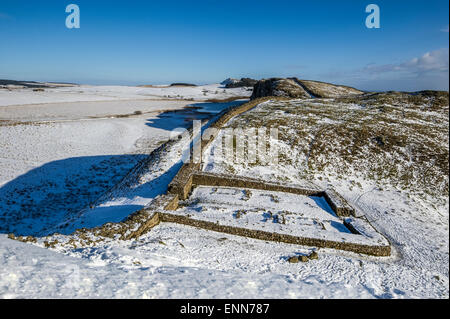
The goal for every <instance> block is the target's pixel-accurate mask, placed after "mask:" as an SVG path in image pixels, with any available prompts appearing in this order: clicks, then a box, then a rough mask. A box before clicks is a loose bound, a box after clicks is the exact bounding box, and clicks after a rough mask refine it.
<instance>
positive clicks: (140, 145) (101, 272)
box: [0, 85, 449, 298]
mask: <svg viewBox="0 0 450 319" xmlns="http://www.w3.org/2000/svg"><path fill="white" fill-rule="evenodd" d="M206 87H209V86H206ZM202 89H203V88H190V87H189V88H188V87H186V88H130V87H84V86H83V87H70V88H58V89H46V92H30V91H27V92H25V91H19V90H18V91H11V92H10V91H3V90H0V105H3V106H1V107H0V112H1V113H0V149H1V153H0V181H1V182H0V183H1V184H0V218H1V217H2V216H3V217H4V216H5V212H9V214H6V215H7V216H17V215H14V214H11V212H12V211H17V212H19V213H23V215H20V214H19V216H18V217H20V218H19V220H18V221H16V223H15V224H14V223H12V220H11V221H8V222H7V221H6V220H5V219H0V225H1V226H2V229H1V231H0V297H3V298H448V297H449V289H448V287H449V268H448V265H449V258H448V252H449V245H448V243H449V241H448V231H449V228H448V225H449V223H448V202H447V206H444V207H441V206H439V207H437V208H433V205H432V204H433V198H430V199H429V200H428V201H426V200H423V198H419V197H415V196H409V195H408V194H407V193H405V192H403V191H400V190H397V189H395V188H394V187H384V188H383V189H380V188H379V187H377V185H376V184H375V183H373V182H371V181H368V180H363V179H361V178H358V177H355V176H352V175H351V172H349V173H348V174H349V176H348V178H347V179H346V181H342V180H333V179H332V178H330V177H329V176H327V177H326V178H323V179H319V178H318V177H322V176H315V177H314V182H315V183H317V184H318V185H319V186H320V187H323V188H327V186H328V185H329V184H330V185H332V186H333V187H335V188H336V190H337V191H338V192H339V193H340V194H342V195H343V196H344V197H345V198H346V199H347V200H348V201H349V202H350V203H351V204H352V205H353V206H354V207H355V208H356V210H357V215H358V216H361V215H364V216H365V217H366V218H367V219H368V220H369V222H370V223H371V224H372V225H373V226H374V227H375V228H376V229H377V230H378V231H380V232H381V233H382V234H383V235H384V236H386V237H387V238H388V240H389V241H390V243H391V244H392V247H393V252H392V256H391V257H370V256H365V255H359V254H354V253H350V252H343V251H336V250H332V249H316V248H313V247H302V246H297V245H290V244H282V243H276V242H265V241H261V240H255V239H249V238H244V237H239V236H233V235H228V234H223V233H216V232H211V231H206V230H202V229H196V228H192V227H188V226H183V225H177V224H170V223H162V224H160V225H158V226H156V227H155V228H154V229H152V230H151V231H150V232H148V233H146V234H144V235H143V236H141V237H140V238H139V239H137V240H129V241H119V240H108V241H105V242H102V243H98V244H95V245H92V246H88V247H70V246H56V247H55V248H44V247H43V245H42V244H41V243H37V244H31V243H22V242H19V241H15V240H11V239H9V238H8V237H7V233H8V232H10V231H12V230H16V229H17V230H20V231H22V232H23V233H24V235H26V234H36V233H45V232H46V229H44V228H48V230H51V229H53V228H54V227H56V226H58V225H61V224H64V223H68V225H66V226H65V227H66V228H64V229H65V231H66V232H70V231H72V230H74V229H75V228H77V227H80V226H89V227H90V226H94V225H98V224H102V223H104V222H105V221H118V220H121V219H122V218H124V217H125V216H127V215H128V214H129V213H131V212H133V211H135V210H137V209H139V208H140V207H143V206H145V205H146V204H148V203H149V202H151V200H152V199H153V198H154V197H156V196H157V195H158V194H161V193H162V192H164V190H165V188H166V187H167V183H168V182H169V181H170V180H171V177H172V176H173V175H174V174H175V173H176V171H177V168H178V167H179V166H180V164H181V163H180V158H181V155H182V153H183V149H184V146H185V145H183V143H182V142H177V143H174V144H173V146H172V147H170V148H169V149H168V150H167V151H165V152H163V153H161V156H160V157H159V158H157V159H154V160H152V161H151V162H146V161H145V159H146V158H147V155H148V154H149V153H150V152H151V151H152V150H154V149H155V148H156V147H157V146H158V145H159V144H160V143H161V142H162V141H164V140H165V139H166V138H167V135H168V133H169V132H170V130H171V129H172V128H174V127H178V126H180V125H183V124H186V123H185V121H184V120H185V119H186V118H189V119H190V118H191V116H192V115H193V113H192V112H187V111H186V110H183V111H182V112H180V111H177V112H167V111H174V110H179V109H181V108H182V107H183V106H185V105H187V104H190V103H193V102H189V101H175V100H170V101H167V100H166V98H165V97H164V95H174V96H176V95H182V96H183V97H184V98H187V97H190V96H191V97H192V98H194V99H196V100H199V101H200V102H201V100H203V101H204V100H205V99H206V97H205V96H204V95H203V94H204V93H203V92H202V91H201V90H202ZM216 89H217V90H219V92H220V90H221V89H220V88H219V86H218V85H213V86H211V89H210V90H211V91H213V90H216ZM77 90H78V91H77ZM164 90H165V91H164ZM170 90H173V91H170ZM81 91H83V92H81ZM214 92H215V91H214ZM232 92H233V93H230V94H229V95H228V97H229V96H230V95H233V94H235V95H240V94H241V93H242V92H240V91H232ZM38 93H42V96H41V95H40V94H38ZM145 94H148V95H145ZM207 94H208V95H209V94H210V93H207ZM220 94H222V93H220ZM211 95H213V94H212V93H211ZM218 95H219V94H217V95H215V96H218ZM155 96H156V97H155ZM223 97H226V96H223ZM147 98H148V100H146V99H147ZM208 98H210V97H209V96H208ZM154 99H159V100H158V101H154ZM143 100H145V101H143ZM122 102H123V104H122ZM20 103H22V104H23V103H28V105H22V106H18V105H17V104H20ZM36 103H45V104H36ZM31 104H36V105H31ZM8 105H9V106H8ZM52 106H53V107H52ZM212 106H213V105H207V106H206V107H210V110H211V112H216V111H217V109H215V108H214V107H213V108H211V107H212ZM218 107H219V108H221V107H225V106H224V105H221V106H218ZM137 110H141V111H143V112H148V113H144V114H141V115H130V116H128V117H123V118H122V117H120V118H118V117H114V118H112V117H113V115H115V114H116V115H117V114H128V115H129V114H132V113H134V111H137ZM1 120H7V121H11V122H12V121H17V122H18V123H17V124H14V125H13V124H12V123H10V122H8V123H9V124H7V125H2V122H1ZM212 147H214V143H212ZM208 153H209V152H208ZM139 163H141V164H142V165H139ZM209 164H210V165H209V166H208V169H209V170H211V171H214V172H224V171H225V166H222V165H221V164H220V163H219V164H217V163H214V162H213V161H212V160H211V159H209ZM132 167H134V168H135V169H136V170H135V171H132V172H131V173H130V172H129V170H130V169H131V168H132ZM293 169H295V168H294V167H289V166H287V167H253V168H251V169H250V168H238V171H237V173H239V174H240V175H244V176H251V177H259V178H266V179H268V180H269V181H270V180H275V179H276V178H274V176H275V177H278V178H279V179H280V180H281V177H283V176H285V177H286V176H289V179H285V180H288V181H290V182H292V183H299V184H301V180H300V177H299V176H298V175H297V174H294V173H293ZM89 182H92V183H94V184H90V183H89ZM356 183H359V185H361V186H360V187H355V184H356ZM93 185H95V186H93ZM204 191H211V189H209V190H208V188H203V189H202V188H200V189H197V190H196V193H194V196H198V197H199V198H200V197H202V196H203V195H202V194H203V193H202V192H204ZM252 192H253V190H252ZM264 193H267V192H264ZM49 194H52V195H50V196H49ZM255 194H256V193H255ZM272 195H274V194H272ZM275 195H276V194H275ZM48 196H49V197H48ZM226 196H231V197H229V198H227V199H226V200H227V201H234V202H235V204H236V203H237V202H238V200H237V199H236V198H234V197H233V196H234V195H233V196H232V194H230V195H226ZM236 196H240V194H236ZM207 198H208V200H210V199H211V197H210V196H209V195H208V196H207ZM233 198H234V199H233ZM239 198H240V197H239ZM299 198H300V197H292V198H291V197H283V196H279V203H276V202H274V201H272V200H271V197H270V196H268V197H261V196H259V199H256V198H255V199H254V201H255V202H251V203H253V204H254V206H255V207H259V206H260V204H261V205H262V204H264V207H266V205H267V207H269V208H271V209H274V210H275V209H276V210H279V209H280V207H281V206H283V207H284V209H286V207H289V209H291V210H294V211H295V210H299V207H297V204H301V205H303V206H301V207H302V209H305V205H306V206H307V207H309V206H308V205H307V204H306V203H308V204H311V205H312V206H313V207H311V208H310V209H311V210H309V211H308V212H310V213H311V214H317V215H318V217H321V218H323V219H324V220H330V221H334V218H335V216H333V215H332V214H331V213H330V212H327V208H326V206H325V205H324V203H321V202H320V201H319V202H317V201H314V199H312V198H308V197H302V198H301V202H298V201H299ZM30 200H32V201H30ZM224 200H225V199H224V197H223V196H220V197H217V198H215V201H216V202H219V203H209V204H207V205H208V206H209V207H212V206H214V205H216V206H217V205H219V206H220V205H221V204H220V201H224ZM284 200H286V202H284ZM13 201H15V202H16V203H13ZM261 201H263V202H261ZM296 201H297V202H296ZM89 204H92V207H90V206H89ZM318 204H320V205H318ZM22 205H24V206H22ZM289 205H290V206H289ZM208 213H211V214H217V210H213V209H210V210H209V211H208ZM229 213H232V212H231V211H230V212H229ZM27 214H28V215H27ZM39 214H41V215H39ZM74 217H75V218H74ZM230 220H232V219H230ZM258 223H261V222H258ZM272 224H273V223H272ZM28 226H30V227H31V228H29V227H28ZM276 226H277V225H276V224H273V225H270V227H276ZM268 227H269V226H268ZM308 227H309V226H308ZM330 229H331V228H330ZM340 230H342V229H340ZM337 233H340V234H341V233H342V232H339V229H338V230H337ZM343 234H345V232H344V233H343ZM59 236H62V235H59ZM56 237H57V235H55V238H56ZM311 251H317V252H318V254H319V259H318V260H312V261H309V262H307V263H298V264H291V263H289V262H287V259H288V258H289V257H290V256H295V255H307V254H309V253H310V252H311Z"/></svg>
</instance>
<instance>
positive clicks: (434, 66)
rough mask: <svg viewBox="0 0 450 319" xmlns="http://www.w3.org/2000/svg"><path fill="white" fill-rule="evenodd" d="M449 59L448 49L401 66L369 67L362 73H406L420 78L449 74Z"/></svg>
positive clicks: (400, 64)
mask: <svg viewBox="0 0 450 319" xmlns="http://www.w3.org/2000/svg"><path fill="white" fill-rule="evenodd" d="M448 58H449V50H448V48H442V49H439V50H435V51H430V52H427V53H425V54H424V55H422V56H421V57H417V58H413V59H411V60H409V61H406V62H403V63H399V64H385V65H376V64H371V65H367V66H366V67H365V68H364V69H363V70H362V71H363V72H367V73H370V74H380V73H387V72H406V73H411V74H415V75H418V76H420V75H423V74H424V73H448V64H449V63H448Z"/></svg>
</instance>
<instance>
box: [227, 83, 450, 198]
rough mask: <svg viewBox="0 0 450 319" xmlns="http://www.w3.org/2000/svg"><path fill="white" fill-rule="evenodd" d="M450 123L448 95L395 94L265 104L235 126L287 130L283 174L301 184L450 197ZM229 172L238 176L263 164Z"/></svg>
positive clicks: (238, 166) (231, 168)
mask: <svg viewBox="0 0 450 319" xmlns="http://www.w3.org/2000/svg"><path fill="white" fill-rule="evenodd" d="M448 116H449V107H448V93H447V92H436V91H422V92H418V93H417V94H409V93H402V92H387V93H367V94H363V95H361V96H351V97H345V98H336V99H333V100H330V99H327V100H321V99H316V100H314V101H311V100H310V101H302V100H291V101H274V102H270V103H264V104H261V105H260V106H258V107H257V108H255V109H253V110H251V111H249V112H246V113H244V114H242V115H240V116H239V117H237V118H235V119H234V120H233V121H232V122H231V123H230V124H229V126H231V127H234V128H238V127H262V126H265V127H267V128H270V127H277V128H279V140H280V142H281V143H280V147H281V150H280V151H279V166H280V167H288V168H290V169H291V171H292V173H293V175H295V176H306V177H308V176H314V175H317V174H319V175H322V176H331V177H334V178H338V179H346V178H348V177H349V176H355V175H356V177H359V178H362V179H368V180H372V181H375V182H377V183H378V184H379V185H380V186H382V185H385V184H389V185H392V186H394V187H398V188H401V189H406V190H408V191H411V192H416V193H422V194H425V195H427V194H428V195H430V196H440V195H444V196H448V187H449V183H448V176H449V175H448V169H449V136H448V132H449V124H448ZM224 165H225V167H226V169H227V170H228V171H229V172H230V173H234V172H235V171H239V170H242V169H248V168H251V167H253V166H258V165H260V163H253V164H245V163H244V164H239V163H224ZM280 167H279V168H280ZM280 169H281V168H280ZM281 177H282V176H280V179H281Z"/></svg>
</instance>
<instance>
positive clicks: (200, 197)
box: [171, 186, 388, 245]
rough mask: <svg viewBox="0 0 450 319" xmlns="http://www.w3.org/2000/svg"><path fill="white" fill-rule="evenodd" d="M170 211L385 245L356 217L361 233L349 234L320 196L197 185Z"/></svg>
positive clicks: (232, 223) (303, 234)
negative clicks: (180, 205)
mask: <svg viewBox="0 0 450 319" xmlns="http://www.w3.org/2000/svg"><path fill="white" fill-rule="evenodd" d="M171 213H172V214H177V215H183V216H187V217H190V218H194V219H197V220H205V221H209V222H214V223H217V224H219V225H226V226H232V227H240V228H246V229H253V230H262V231H266V232H271V233H278V234H285V235H293V236H298V237H307V238H317V239H326V240H330V241H335V242H347V243H356V244H365V245H377V244H382V245H388V242H387V241H386V239H384V238H383V237H382V236H380V235H379V234H378V233H376V232H375V231H374V230H373V229H372V228H371V227H370V226H369V225H368V224H367V223H365V222H364V221H363V220H360V219H357V218H352V219H350V218H348V219H347V221H348V222H351V224H352V225H353V224H355V225H356V228H357V229H358V230H362V232H361V233H362V234H364V236H361V235H359V234H358V235H357V234H353V233H351V232H350V230H349V229H348V228H347V227H346V226H345V225H344V220H343V219H341V218H339V217H338V216H336V214H335V213H334V212H333V210H332V209H331V207H330V206H329V205H328V203H327V202H326V201H325V199H324V198H323V197H317V196H303V195H295V194H289V193H282V192H272V191H260V190H254V189H251V190H250V189H239V188H224V187H220V188H218V187H206V186H199V187H197V188H195V189H194V191H193V192H192V195H191V196H190V197H189V199H188V200H187V201H185V202H183V203H182V208H181V209H178V210H176V211H174V212H171Z"/></svg>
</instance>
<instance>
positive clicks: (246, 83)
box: [220, 78, 258, 89]
mask: <svg viewBox="0 0 450 319" xmlns="http://www.w3.org/2000/svg"><path fill="white" fill-rule="evenodd" d="M256 82H258V81H257V80H254V79H250V78H242V79H240V80H238V79H232V78H228V79H226V80H225V81H223V82H222V83H220V84H222V85H224V86H225V87H226V88H228V89H230V88H238V87H253V86H254V85H255V84H256Z"/></svg>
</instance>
